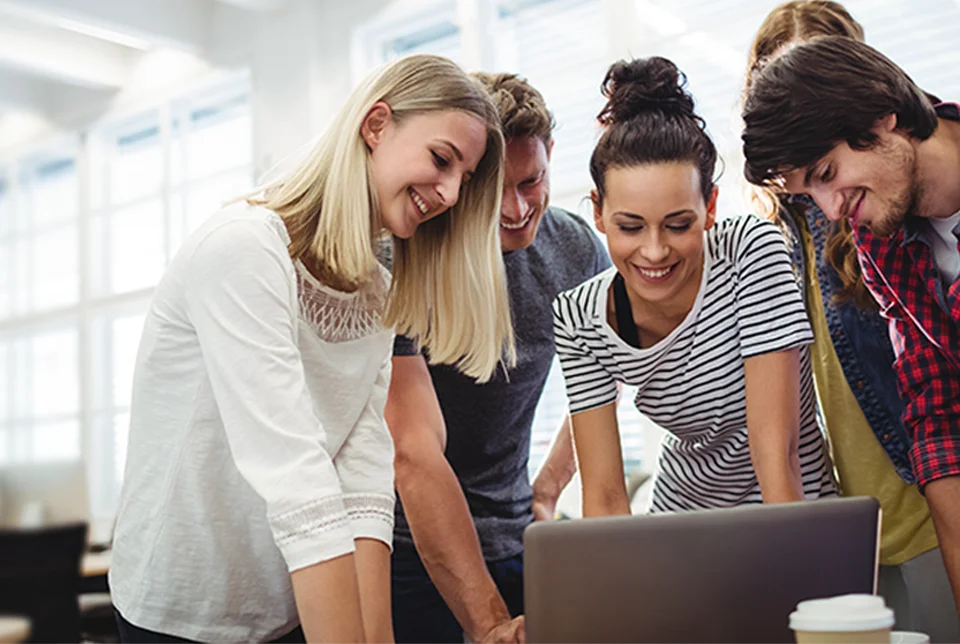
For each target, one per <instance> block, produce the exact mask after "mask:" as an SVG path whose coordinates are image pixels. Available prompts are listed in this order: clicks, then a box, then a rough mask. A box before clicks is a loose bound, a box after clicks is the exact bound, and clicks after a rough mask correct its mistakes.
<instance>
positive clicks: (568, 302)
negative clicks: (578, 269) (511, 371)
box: [553, 279, 617, 414]
mask: <svg viewBox="0 0 960 644" xmlns="http://www.w3.org/2000/svg"><path fill="white" fill-rule="evenodd" d="M600 283H601V281H600V280H597V279H594V280H591V281H589V282H587V283H585V284H582V285H581V286H579V287H577V288H576V289H574V290H573V291H568V292H566V293H561V294H560V295H558V296H557V298H556V299H555V300H554V302H553V332H554V338H555V340H556V345H557V356H558V357H559V358H560V366H561V368H562V369H563V378H564V380H565V381H566V386H567V398H568V400H569V405H570V413H571V414H577V413H580V412H583V411H589V410H590V409H596V408H597V407H602V406H604V405H607V404H610V403H612V402H615V401H616V400H617V383H616V381H615V380H614V379H613V377H612V376H611V375H610V373H609V372H608V371H607V370H606V369H604V367H603V365H601V364H600V361H599V360H598V359H597V356H596V354H595V352H594V351H592V350H591V349H590V345H591V344H594V343H593V342H591V339H594V340H595V341H596V342H595V344H596V345H597V346H600V345H602V341H601V340H600V338H599V337H597V338H594V336H596V335H597V334H596V331H595V330H594V329H592V328H585V327H586V325H584V324H582V321H583V320H584V319H585V318H586V313H585V311H587V310H589V306H588V304H589V297H587V296H589V295H591V294H592V295H595V294H596V289H597V288H598V284H600ZM588 287H590V288H588ZM578 296H579V297H578ZM578 321H579V322H580V324H578V323H577V322H578Z"/></svg>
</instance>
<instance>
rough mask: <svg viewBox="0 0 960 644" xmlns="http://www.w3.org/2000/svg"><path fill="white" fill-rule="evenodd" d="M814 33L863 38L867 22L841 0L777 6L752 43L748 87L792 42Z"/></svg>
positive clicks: (796, 0) (797, 0) (799, 0)
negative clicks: (853, 13)
mask: <svg viewBox="0 0 960 644" xmlns="http://www.w3.org/2000/svg"><path fill="white" fill-rule="evenodd" d="M814 36H846V37H847V38H853V39H854V40H859V41H861V42H862V41H863V40H864V37H863V25H861V24H860V23H859V22H857V21H856V20H855V19H854V17H853V16H851V15H850V12H849V11H847V9H846V7H844V6H843V5H842V4H840V3H839V2H833V1H832V0H790V1H789V2H784V3H783V4H781V5H779V6H778V7H776V8H775V9H774V10H773V11H771V12H770V13H769V14H768V15H767V17H766V18H765V19H764V21H763V24H762V25H760V29H758V30H757V35H756V37H755V38H754V39H753V44H752V45H751V46H750V53H749V54H748V60H747V82H746V88H747V89H748V90H749V89H750V84H751V83H750V81H751V76H752V75H753V74H755V73H756V72H757V70H759V69H760V67H762V66H763V65H764V63H766V62H768V61H769V59H770V58H772V57H773V56H774V55H775V54H777V53H778V52H779V51H780V50H781V49H782V48H783V47H784V46H786V45H788V44H790V43H797V42H803V41H805V40H810V39H811V38H813V37H814Z"/></svg>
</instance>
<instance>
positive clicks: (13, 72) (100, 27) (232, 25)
mask: <svg viewBox="0 0 960 644" xmlns="http://www.w3.org/2000/svg"><path fill="white" fill-rule="evenodd" d="M294 1H303V0H294ZM287 3H288V0H0V120H2V119H3V118H4V117H12V116H14V115H17V116H23V115H29V116H31V117H34V118H41V119H45V120H47V121H49V122H52V123H56V122H58V121H63V120H64V119H66V118H67V115H69V114H71V113H72V114H76V113H77V109H75V108H76V107H77V106H85V109H86V111H88V112H89V111H90V106H95V105H97V104H102V105H106V104H107V103H108V102H109V101H110V100H111V98H112V97H113V96H115V95H116V94H117V93H118V92H120V91H121V89H122V88H124V87H125V86H126V85H127V84H128V83H129V82H130V81H131V79H132V78H133V76H134V75H135V74H136V72H137V70H138V68H140V67H141V66H142V64H143V63H144V61H145V60H146V59H147V58H148V57H150V56H151V55H152V54H155V53H156V52H159V51H163V52H170V51H173V52H179V53H181V54H183V55H187V54H189V55H191V56H194V57H197V58H198V59H204V60H207V61H211V62H212V63H214V64H216V63H217V62H223V61H217V57H218V56H220V57H223V56H224V55H225V54H224V52H225V51H229V50H230V48H229V47H225V46H224V42H225V41H229V40H232V41H234V42H236V41H238V40H242V38H243V34H244V33H246V34H247V35H248V37H249V33H250V32H249V31H246V32H244V27H247V28H249V27H250V26H251V25H252V24H254V22H255V21H256V20H258V19H260V18H262V17H263V15H264V14H268V13H271V12H275V11H279V10H282V9H283V7H284V5H286V4H287Z"/></svg>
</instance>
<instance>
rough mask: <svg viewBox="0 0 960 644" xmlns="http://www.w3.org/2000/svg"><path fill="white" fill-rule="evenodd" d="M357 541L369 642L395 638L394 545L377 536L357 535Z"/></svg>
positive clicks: (358, 564) (363, 610)
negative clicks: (392, 609) (392, 610)
mask: <svg viewBox="0 0 960 644" xmlns="http://www.w3.org/2000/svg"><path fill="white" fill-rule="evenodd" d="M356 544H357V551H356V553H355V554H354V559H355V563H356V566H357V579H358V581H359V588H360V610H361V614H362V616H363V631H364V633H366V636H367V642H392V641H393V619H392V618H391V614H390V548H389V547H388V546H387V544H385V543H384V542H383V541H379V540H377V539H357V541H356Z"/></svg>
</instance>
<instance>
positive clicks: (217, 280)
mask: <svg viewBox="0 0 960 644" xmlns="http://www.w3.org/2000/svg"><path fill="white" fill-rule="evenodd" d="M289 242H290V239H289V236H288V234H287V231H286V227H285V226H284V224H283V222H282V221H281V220H280V218H279V217H278V216H277V215H276V214H275V213H273V212H271V211H269V210H266V209H264V208H256V207H251V206H248V205H247V204H245V203H238V204H234V205H231V206H228V207H226V208H224V209H223V210H221V211H220V212H219V213H217V214H215V215H213V216H212V217H211V218H210V219H209V220H208V221H207V222H205V223H204V224H203V226H201V227H200V229H198V230H197V231H196V232H195V233H194V234H193V235H192V236H191V237H190V239H188V240H187V242H186V243H185V244H184V246H183V248H182V249H181V250H180V252H179V253H178V254H177V256H176V257H175V258H174V260H173V261H172V262H171V264H170V266H169V268H168V270H167V272H166V274H165V275H164V277H163V279H162V281H161V282H160V284H159V285H158V287H157V290H156V292H155V294H154V298H153V302H152V304H151V306H150V311H149V313H148V315H147V318H146V321H145V324H144V331H143V338H142V340H141V343H140V349H139V353H138V356H137V365H136V371H135V375H134V384H133V402H132V407H131V413H130V438H129V450H128V454H127V463H126V471H125V474H124V487H123V494H122V498H121V502H120V510H119V514H118V517H117V526H116V534H115V538H114V546H113V560H112V565H111V570H110V586H111V593H112V596H113V601H114V604H115V605H116V607H117V609H118V610H119V611H120V613H121V614H122V615H123V616H124V618H126V619H127V620H128V621H130V622H131V623H133V624H135V625H136V626H139V627H141V628H145V629H148V630H152V631H159V632H162V633H167V634H171V635H176V636H179V637H183V638H187V639H192V640H201V641H263V640H270V639H274V638H277V637H279V636H281V635H283V634H285V633H286V632H288V631H290V630H292V629H293V628H295V627H296V625H297V624H298V623H299V619H298V616H297V610H296V606H295V603H294V597H293V590H292V587H291V583H290V574H289V573H290V572H291V571H294V570H297V569H299V568H303V567H306V566H309V565H312V564H315V563H318V562H321V561H325V560H328V559H332V558H334V557H338V556H340V555H343V554H346V553H349V552H352V551H353V550H354V540H355V539H358V538H371V539H378V540H380V541H383V542H384V543H386V544H388V545H389V544H390V543H391V539H392V531H393V509H394V490H393V443H392V441H391V438H390V434H389V433H388V431H387V427H386V424H385V422H384V418H383V411H384V405H385V402H386V395H387V387H388V385H389V381H390V356H391V347H392V342H393V333H392V331H391V330H389V329H386V328H384V327H383V326H382V324H381V321H380V315H381V312H382V308H383V303H384V301H385V298H386V294H387V291H388V289H389V279H390V278H389V274H388V273H387V271H386V270H382V271H381V274H380V279H379V281H377V283H376V284H374V285H372V286H370V287H368V288H365V289H360V290H358V291H356V292H354V293H343V292H340V291H336V290H333V289H331V288H329V287H327V286H325V285H324V284H322V283H320V282H319V281H317V280H316V279H315V278H314V277H313V276H312V275H311V274H310V273H308V272H307V271H306V269H305V268H304V267H303V266H302V265H301V264H300V263H299V262H296V263H295V262H293V261H292V260H291V259H290V256H289V254H288V251H287V246H288V244H289Z"/></svg>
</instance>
